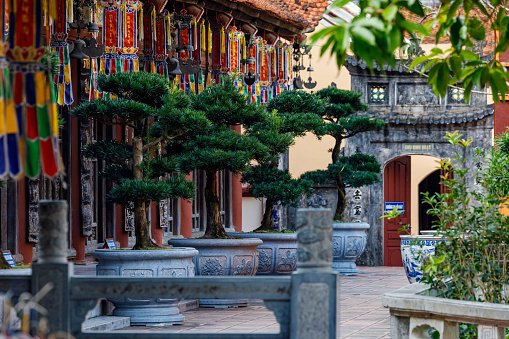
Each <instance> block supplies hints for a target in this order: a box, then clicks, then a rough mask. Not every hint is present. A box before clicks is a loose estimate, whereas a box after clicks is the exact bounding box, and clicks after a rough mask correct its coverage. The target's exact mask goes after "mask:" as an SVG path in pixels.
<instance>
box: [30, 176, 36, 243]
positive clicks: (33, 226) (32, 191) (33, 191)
mask: <svg viewBox="0 0 509 339" xmlns="http://www.w3.org/2000/svg"><path fill="white" fill-rule="evenodd" d="M38 203H39V179H37V180H29V181H28V241H29V242H33V243H37V242H38V241H39V208H38Z"/></svg>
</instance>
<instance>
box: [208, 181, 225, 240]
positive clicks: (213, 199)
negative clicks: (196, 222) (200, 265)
mask: <svg viewBox="0 0 509 339" xmlns="http://www.w3.org/2000/svg"><path fill="white" fill-rule="evenodd" d="M206 176H207V180H206V183H205V205H206V207H207V229H206V230H205V235H204V238H227V237H228V235H227V234H226V231H225V230H224V228H223V223H222V222H221V216H220V214H219V196H218V193H217V171H206Z"/></svg>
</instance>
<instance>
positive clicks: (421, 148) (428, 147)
mask: <svg viewBox="0 0 509 339" xmlns="http://www.w3.org/2000/svg"><path fill="white" fill-rule="evenodd" d="M402 145H403V151H407V152H430V151H433V144H422V143H404V144H402Z"/></svg>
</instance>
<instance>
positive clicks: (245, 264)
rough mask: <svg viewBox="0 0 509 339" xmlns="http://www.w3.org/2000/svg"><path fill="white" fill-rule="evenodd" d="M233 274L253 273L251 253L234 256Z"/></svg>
mask: <svg viewBox="0 0 509 339" xmlns="http://www.w3.org/2000/svg"><path fill="white" fill-rule="evenodd" d="M233 267H234V269H235V271H233V275H251V273H252V272H253V258H252V257H251V256H249V255H244V256H240V255H236V256H234V257H233Z"/></svg>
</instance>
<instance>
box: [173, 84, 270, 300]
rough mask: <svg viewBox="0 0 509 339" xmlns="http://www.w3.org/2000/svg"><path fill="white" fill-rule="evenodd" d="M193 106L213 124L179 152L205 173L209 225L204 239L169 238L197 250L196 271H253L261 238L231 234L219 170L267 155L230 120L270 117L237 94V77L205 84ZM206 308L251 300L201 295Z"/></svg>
mask: <svg viewBox="0 0 509 339" xmlns="http://www.w3.org/2000/svg"><path fill="white" fill-rule="evenodd" d="M192 107H193V108H194V109H196V110H199V111H201V112H203V113H204V114H205V116H206V117H207V119H208V120H209V121H210V122H211V125H210V126H206V127H203V128H199V129H196V130H194V131H193V132H192V133H191V134H190V135H189V136H188V137H187V138H185V139H184V140H177V141H176V142H180V144H179V147H180V149H179V151H178V153H177V154H176V156H177V157H178V159H179V166H180V167H181V168H182V169H183V170H184V171H192V170H202V171H204V172H205V175H206V184H205V190H204V195H205V204H206V229H205V234H204V236H203V237H202V238H200V239H171V240H169V241H168V243H169V244H171V245H173V246H191V247H194V248H197V249H198V250H199V252H200V253H199V255H198V256H197V257H196V258H194V259H193V260H194V262H195V265H196V272H197V274H198V275H254V274H255V273H256V268H257V266H258V255H257V252H256V247H257V246H258V245H261V244H262V241H261V240H260V239H236V238H232V237H230V236H228V235H227V234H226V231H225V229H224V227H223V224H222V222H221V218H220V210H219V195H218V172H219V171H221V170H227V171H230V172H231V173H232V174H240V173H241V172H242V171H243V170H244V169H245V168H246V167H247V166H248V164H249V163H250V162H251V161H252V160H253V159H255V158H257V157H260V156H261V155H262V154H265V153H266V151H267V147H266V146H264V145H263V144H262V143H261V142H260V141H259V140H258V139H256V138H254V137H252V136H250V135H246V134H240V133H237V132H235V131H234V130H233V129H231V128H230V126H232V125H245V126H249V125H251V124H253V123H256V122H260V121H263V120H265V119H266V118H267V114H266V112H265V111H264V110H263V109H262V108H261V107H259V106H257V105H256V104H254V103H253V104H249V103H248V102H247V98H246V97H245V96H244V95H243V94H241V93H239V90H238V88H236V85H235V81H234V79H233V78H229V77H224V78H223V79H222V81H221V83H219V84H217V85H213V86H209V87H207V88H206V89H205V90H204V91H202V92H201V93H199V94H197V95H195V96H194V97H193V102H192ZM200 305H201V306H202V307H207V306H210V307H216V306H217V307H227V306H230V307H231V306H239V305H247V300H245V299H243V300H235V301H233V300H228V301H226V302H225V303H221V301H218V300H214V299H211V300H204V299H201V300H200Z"/></svg>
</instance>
